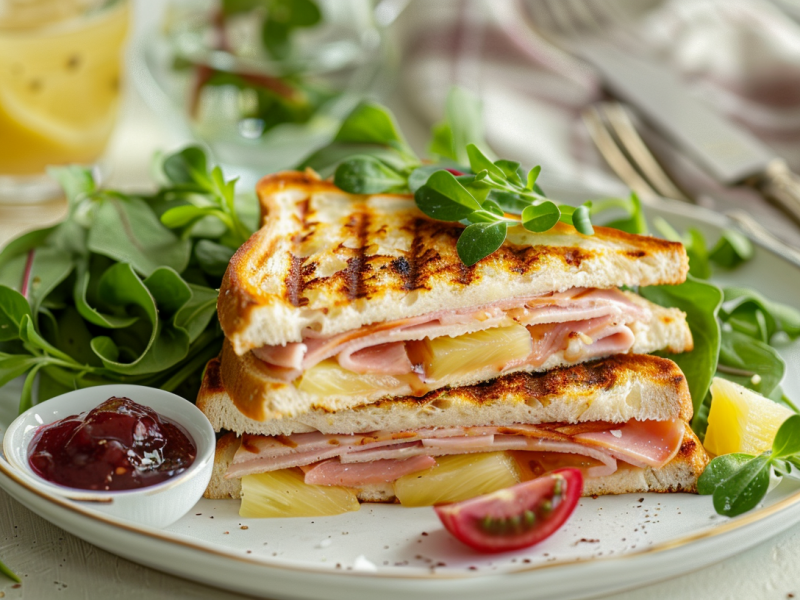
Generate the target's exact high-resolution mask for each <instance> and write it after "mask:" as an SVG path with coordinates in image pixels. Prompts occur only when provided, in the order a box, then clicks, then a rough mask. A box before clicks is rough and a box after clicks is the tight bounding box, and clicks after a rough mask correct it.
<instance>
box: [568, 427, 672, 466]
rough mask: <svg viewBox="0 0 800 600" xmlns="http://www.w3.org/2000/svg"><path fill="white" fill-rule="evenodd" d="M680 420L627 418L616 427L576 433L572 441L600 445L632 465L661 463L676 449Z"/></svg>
mask: <svg viewBox="0 0 800 600" xmlns="http://www.w3.org/2000/svg"><path fill="white" fill-rule="evenodd" d="M684 427H685V425H684V424H683V422H682V421H628V422H627V423H626V424H625V425H624V426H623V427H620V428H619V429H611V430H608V431H595V432H591V433H579V434H578V435H576V436H574V439H575V440H576V441H579V442H581V443H584V444H591V445H593V446H596V447H597V448H602V449H604V450H606V451H607V452H609V453H610V454H611V455H612V456H615V457H616V458H619V459H620V460H624V461H625V462H627V463H630V464H632V465H634V466H636V467H645V466H647V467H656V468H658V467H661V466H663V465H665V464H666V463H668V462H669V461H671V460H672V459H673V458H674V457H675V455H676V454H677V453H678V450H680V447H681V442H682V441H683V433H684Z"/></svg>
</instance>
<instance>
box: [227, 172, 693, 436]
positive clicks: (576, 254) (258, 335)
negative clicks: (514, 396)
mask: <svg viewBox="0 0 800 600" xmlns="http://www.w3.org/2000/svg"><path fill="white" fill-rule="evenodd" d="M257 191H258V196H259V199H260V202H261V207H262V213H263V215H264V217H265V218H264V226H263V227H262V228H261V229H260V230H259V231H258V232H257V233H256V234H254V235H253V236H252V237H251V238H250V240H249V241H248V242H247V243H246V244H245V245H244V246H242V248H241V249H240V250H239V251H238V252H237V253H236V254H235V255H234V257H233V259H232V260H231V263H230V265H229V267H228V270H227V272H226V274H225V277H224V280H223V283H222V287H221V290H220V299H219V303H218V312H219V317H220V322H221V325H222V328H223V330H224V332H225V336H226V339H227V341H226V343H225V346H224V349H223V352H222V360H221V374H222V380H223V383H224V386H225V389H226V392H227V394H228V395H229V397H230V398H231V399H232V400H233V403H234V404H235V406H236V408H237V409H238V411H240V412H241V413H242V414H243V415H245V416H246V417H248V418H250V419H254V420H256V421H263V420H268V419H276V418H279V417H294V416H297V415H301V414H303V413H305V412H307V411H309V410H311V409H313V408H314V407H318V408H324V409H326V410H329V411H338V410H342V409H346V408H352V407H356V406H360V405H363V404H367V403H371V402H376V401H378V400H381V399H386V398H391V397H404V396H423V395H425V394H428V393H430V392H432V391H435V390H438V389H442V388H453V387H461V386H469V385H474V384H476V383H479V382H482V381H486V380H489V379H493V378H495V377H498V376H502V375H507V374H512V373H515V372H535V371H539V372H543V371H548V370H550V369H553V368H556V367H561V366H569V365H574V364H578V363H581V362H585V361H590V360H594V359H597V358H602V357H605V356H611V355H614V354H622V353H629V352H633V353H639V354H643V353H649V352H654V351H656V350H666V351H668V352H683V351H688V350H691V349H692V338H691V333H690V331H689V328H688V326H687V324H686V319H685V316H684V315H683V313H681V312H680V311H679V310H676V309H667V308H662V307H660V306H656V305H654V304H651V303H649V302H648V301H646V300H644V299H643V298H641V297H640V296H638V295H636V294H635V293H633V292H631V291H621V290H620V289H619V288H620V287H623V286H624V287H627V288H634V287H636V286H646V285H662V284H678V283H681V282H682V281H684V280H685V278H686V273H687V269H688V260H687V257H686V252H685V250H684V248H683V246H682V245H681V244H679V243H675V242H669V241H664V240H659V239H656V238H651V237H646V236H637V235H631V234H626V233H623V232H621V231H618V230H614V229H607V228H602V227H597V228H596V233H595V234H594V235H592V236H584V235H581V234H579V233H578V232H577V231H576V230H575V229H574V228H573V227H572V226H570V225H566V224H564V223H559V224H558V225H557V226H556V227H555V228H553V229H552V230H551V231H549V232H547V233H544V234H542V233H531V232H528V231H526V230H524V229H522V228H521V227H516V228H511V229H510V230H509V235H508V238H507V240H506V242H505V243H504V244H503V245H502V246H501V248H500V249H499V250H498V251H497V252H495V253H494V254H492V255H491V256H489V257H487V258H485V259H483V260H481V261H480V262H478V263H477V264H476V265H473V266H472V267H467V266H465V265H464V264H463V263H462V262H461V260H460V259H459V257H458V254H457V252H456V240H457V238H458V234H459V232H460V230H461V228H462V226H461V225H459V224H453V223H444V222H440V221H435V220H432V219H429V218H428V217H426V216H425V215H423V214H422V213H421V212H420V211H419V210H418V209H417V208H416V206H415V204H414V201H413V198H412V197H411V196H403V195H376V196H354V195H351V194H347V193H345V192H342V191H341V190H339V189H338V188H336V187H335V186H334V185H333V184H332V183H331V182H328V181H322V180H320V179H319V178H318V177H317V176H316V175H315V174H314V173H313V172H310V171H309V172H306V173H299V172H287V173H279V174H277V175H273V176H269V177H266V178H264V179H262V180H261V182H260V183H259V184H258V188H257Z"/></svg>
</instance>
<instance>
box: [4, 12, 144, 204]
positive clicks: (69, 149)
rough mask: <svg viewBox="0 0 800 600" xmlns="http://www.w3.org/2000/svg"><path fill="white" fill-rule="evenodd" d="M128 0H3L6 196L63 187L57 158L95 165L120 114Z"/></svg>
mask: <svg viewBox="0 0 800 600" xmlns="http://www.w3.org/2000/svg"><path fill="white" fill-rule="evenodd" d="M129 12H130V11H129V5H128V2H127V0H0V202H7V203H8V202H12V203H24V202H28V201H40V200H46V199H48V198H52V197H53V196H54V195H57V194H58V193H59V191H58V187H57V185H56V184H55V182H54V181H53V180H52V179H51V178H49V177H48V176H47V172H46V169H47V167H48V166H50V165H63V164H69V163H80V164H84V165H91V164H94V163H96V161H97V159H98V158H99V157H100V155H101V154H102V153H103V150H104V149H105V146H106V143H107V141H108V138H109V136H110V135H111V131H112V129H113V127H114V122H115V120H116V115H117V107H118V104H119V97H120V75H121V66H122V50H123V47H124V42H125V37H126V34H127V30H128V21H129Z"/></svg>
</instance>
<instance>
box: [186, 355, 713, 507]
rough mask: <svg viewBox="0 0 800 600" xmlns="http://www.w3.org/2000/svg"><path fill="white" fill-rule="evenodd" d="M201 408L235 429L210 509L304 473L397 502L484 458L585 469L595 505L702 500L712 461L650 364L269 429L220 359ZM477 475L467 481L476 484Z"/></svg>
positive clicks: (686, 401) (439, 394)
mask: <svg viewBox="0 0 800 600" xmlns="http://www.w3.org/2000/svg"><path fill="white" fill-rule="evenodd" d="M197 405H198V407H199V408H200V409H201V410H202V411H203V412H205V414H206V415H208V416H209V417H210V418H211V419H212V421H215V420H217V421H219V420H224V421H225V422H226V424H227V425H228V427H227V429H229V432H228V433H227V434H225V435H224V436H222V437H221V438H220V439H219V440H218V442H217V453H216V458H215V464H214V471H213V476H212V479H211V483H210V485H209V487H208V490H207V492H206V496H207V497H209V498H218V499H221V498H239V497H241V494H242V478H243V477H247V476H250V475H258V474H261V473H268V472H274V471H279V470H284V469H298V468H299V469H302V470H303V472H304V474H303V477H304V480H305V482H306V483H309V484H312V485H322V486H332V485H333V486H342V487H346V488H350V489H352V490H353V491H354V492H355V493H356V494H357V496H358V498H359V499H360V500H361V501H365V502H391V501H394V500H395V499H396V496H397V495H398V494H397V493H396V490H395V486H396V483H397V482H398V481H403V478H407V477H408V476H416V477H419V476H420V475H424V474H425V473H428V472H431V469H432V468H433V467H434V466H435V465H436V462H437V460H438V461H440V462H441V460H442V458H441V457H453V456H466V455H484V453H505V454H507V455H510V456H512V457H513V461H514V462H515V464H516V468H517V475H516V476H517V477H518V479H528V478H533V477H536V476H538V475H540V474H543V473H545V472H548V471H552V470H555V469H557V468H561V467H565V466H573V467H578V468H580V469H581V470H582V471H583V472H584V476H585V481H584V489H583V493H584V495H587V496H592V495H601V494H624V493H634V492H635V493H642V492H694V491H695V490H696V483H697V478H698V477H699V475H700V474H701V473H702V471H703V469H704V468H705V465H706V464H707V462H708V456H707V454H706V452H705V450H704V449H703V447H702V445H701V444H700V442H699V441H698V439H697V437H696V436H695V435H694V433H693V432H692V430H691V428H690V427H689V425H688V422H689V421H690V419H691V416H692V402H691V397H690V395H689V391H688V387H687V385H686V380H685V378H684V376H683V374H682V373H681V371H680V369H679V368H678V367H677V365H675V363H674V362H672V361H670V360H668V359H664V358H658V357H655V356H648V355H635V354H625V355H618V356H614V357H610V358H606V359H602V360H599V361H594V362H590V363H583V364H580V365H575V366H572V367H563V368H558V369H554V370H551V371H548V372H545V373H527V372H518V373H514V374H511V375H505V376H502V377H499V378H497V379H495V380H493V381H490V382H484V383H479V384H476V385H472V386H466V387H461V388H455V389H440V390H436V391H433V392H429V393H428V394H426V395H425V396H422V397H416V396H406V397H403V398H393V399H389V400H383V401H379V402H376V403H372V404H366V405H362V406H358V407H354V408H348V409H343V410H339V411H335V412H329V411H327V410H325V409H322V408H315V409H312V410H310V411H308V412H307V413H305V414H303V415H301V416H297V417H294V418H283V419H274V420H268V421H255V420H252V419H249V418H247V417H245V416H244V415H241V414H237V412H236V408H235V406H234V404H233V402H232V400H231V398H230V397H229V396H228V394H227V393H226V391H225V388H224V386H223V384H222V380H221V377H220V364H219V360H218V359H214V360H212V361H211V362H210V363H209V364H208V367H207V369H206V372H205V375H204V380H203V384H202V388H201V391H200V395H199V398H198V404H197ZM470 466H471V465H470V463H469V462H465V463H464V469H463V472H462V473H461V477H462V478H463V480H465V481H469V480H470V479H473V478H474V477H477V476H479V475H478V474H476V473H474V472H471V471H470ZM456 475H457V476H458V474H456ZM461 485H464V484H463V483H462V484H461ZM400 500H401V501H402V500H404V498H402V497H401V498H400ZM412 503H413V502H412Z"/></svg>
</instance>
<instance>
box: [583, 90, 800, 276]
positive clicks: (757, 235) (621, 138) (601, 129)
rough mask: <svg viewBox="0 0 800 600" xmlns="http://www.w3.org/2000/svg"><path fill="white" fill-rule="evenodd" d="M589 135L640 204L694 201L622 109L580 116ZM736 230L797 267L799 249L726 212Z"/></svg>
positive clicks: (602, 108)
mask: <svg viewBox="0 0 800 600" xmlns="http://www.w3.org/2000/svg"><path fill="white" fill-rule="evenodd" d="M581 116H582V117H583V120H584V123H585V124H586V127H587V129H588V130H589V135H590V136H591V138H592V141H594V143H595V145H596V146H597V149H598V150H599V151H600V154H601V155H602V156H603V158H604V159H605V160H606V162H607V163H608V165H609V166H610V167H611V169H612V170H613V171H614V172H615V173H616V174H617V176H618V177H619V178H620V179H621V180H622V181H623V183H625V185H627V186H628V187H629V188H631V189H632V190H633V191H634V192H636V193H637V194H638V195H639V196H640V198H642V200H644V201H647V202H649V203H651V204H655V203H657V202H658V201H659V199H660V198H672V199H676V200H681V201H683V202H693V200H692V199H691V198H690V197H689V196H688V195H686V194H685V193H684V192H682V191H681V190H680V188H678V186H677V185H675V183H674V182H673V181H672V179H671V178H670V177H669V175H667V173H666V172H665V171H664V170H663V169H662V168H661V165H659V164H658V161H657V160H656V158H655V157H654V156H653V154H652V153H651V152H650V149H649V148H648V147H647V145H646V144H645V143H644V140H643V139H642V138H641V136H640V135H639V132H638V131H637V130H636V126H635V125H634V123H633V120H632V119H631V118H630V115H629V114H628V111H627V109H626V107H625V106H624V105H622V104H621V103H619V102H616V101H610V102H601V103H598V104H594V105H592V106H589V107H588V108H586V109H585V110H584V111H583V113H582V115H581ZM725 216H727V217H728V218H729V219H731V220H732V221H734V222H735V223H736V225H738V227H739V229H740V230H742V231H743V232H744V233H746V234H748V235H749V236H750V237H751V238H753V239H755V240H757V241H758V242H759V243H761V244H762V245H763V246H765V247H767V248H768V249H770V250H772V251H773V252H776V253H778V254H780V255H781V256H784V257H786V258H788V259H789V260H790V261H791V262H793V263H794V264H797V265H799V266H800V249H798V248H796V247H794V246H791V245H789V244H787V243H785V242H784V241H783V240H780V239H779V238H777V237H776V236H775V235H773V234H772V233H771V232H770V231H769V230H768V229H766V228H765V227H764V226H763V225H761V224H760V223H759V222H758V221H756V220H755V219H754V218H753V217H752V216H750V214H748V213H747V212H745V211H743V210H740V209H733V210H729V211H726V212H725Z"/></svg>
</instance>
